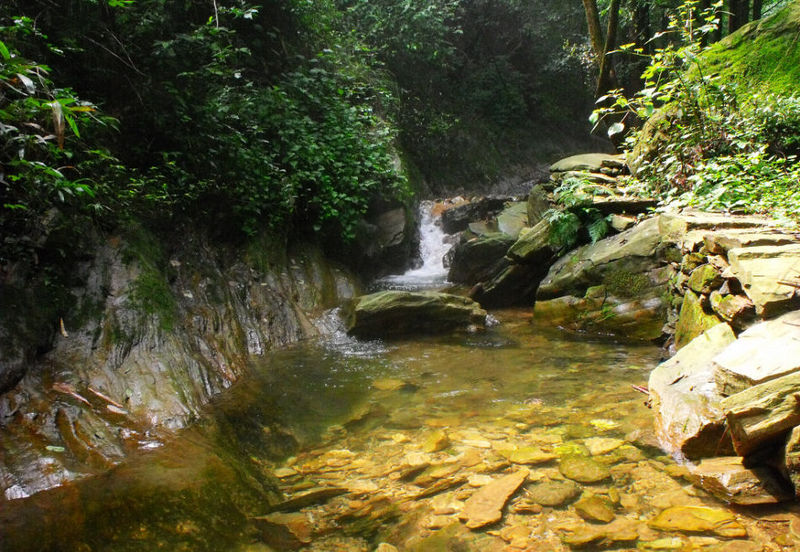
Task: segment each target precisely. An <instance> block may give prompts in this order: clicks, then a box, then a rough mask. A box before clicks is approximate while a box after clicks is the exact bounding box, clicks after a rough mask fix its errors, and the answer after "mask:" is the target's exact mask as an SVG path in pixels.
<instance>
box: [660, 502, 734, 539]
mask: <svg viewBox="0 0 800 552" xmlns="http://www.w3.org/2000/svg"><path fill="white" fill-rule="evenodd" d="M649 525H650V527H652V528H653V529H658V530H659V531H678V532H688V533H715V534H717V535H719V536H721V537H731V538H736V537H746V536H747V531H746V530H745V528H744V527H743V526H742V524H741V523H739V522H738V521H737V520H736V517H735V516H734V515H733V514H732V513H730V512H727V511H725V510H719V509H716V508H706V507H704V506H675V507H672V508H667V509H666V510H664V511H663V512H661V513H660V514H658V515H657V516H656V517H655V518H653V519H652V520H651V521H650V523H649Z"/></svg>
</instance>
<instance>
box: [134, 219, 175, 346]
mask: <svg viewBox="0 0 800 552" xmlns="http://www.w3.org/2000/svg"><path fill="white" fill-rule="evenodd" d="M125 238H126V239H125V244H126V245H125V249H124V251H123V260H124V261H125V262H126V263H135V264H137V265H138V266H139V269H140V273H139V276H138V277H137V278H136V281H135V282H134V283H133V284H132V286H131V302H132V303H133V306H134V308H135V309H136V310H139V311H141V312H142V313H144V314H147V315H154V316H157V317H158V320H159V325H160V327H161V329H162V330H164V331H169V330H171V329H172V328H173V327H174V326H175V322H176V321H177V306H178V302H177V300H176V299H175V296H174V295H173V292H172V288H171V287H170V285H169V263H168V262H167V256H166V254H165V252H164V248H163V246H162V245H161V242H160V241H159V240H158V238H157V237H156V236H155V235H153V234H152V233H150V232H148V231H147V230H145V229H144V228H142V227H140V226H137V227H134V228H132V229H130V230H129V231H128V233H127V234H126V236H125Z"/></svg>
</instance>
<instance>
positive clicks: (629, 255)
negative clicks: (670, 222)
mask: <svg viewBox="0 0 800 552" xmlns="http://www.w3.org/2000/svg"><path fill="white" fill-rule="evenodd" d="M662 251H663V242H662V239H661V234H660V232H659V223H658V217H656V218H651V219H648V220H645V221H644V222H642V223H640V224H638V225H636V226H635V227H633V228H631V229H630V230H627V231H625V232H622V233H621V234H617V235H616V236H612V237H610V238H606V239H604V240H601V241H599V242H597V243H595V244H592V245H587V246H584V247H581V248H579V249H576V250H575V251H573V252H571V253H567V254H566V255H564V256H563V257H562V258H561V259H559V260H558V261H557V262H556V263H555V264H554V265H553V266H552V267H551V268H550V271H549V272H548V274H547V276H546V277H545V278H544V279H543V280H542V283H541V285H540V286H539V290H538V292H537V298H538V299H552V298H555V297H560V296H562V295H574V296H582V295H583V294H584V293H585V292H586V290H587V289H588V288H589V287H591V286H594V285H598V284H601V283H603V281H604V279H605V278H606V277H607V275H609V274H612V273H617V274H622V273H628V274H640V273H644V272H647V271H649V270H652V269H653V268H657V267H658V266H660V265H662V264H663V259H662V258H661V257H662V256H661V253H662Z"/></svg>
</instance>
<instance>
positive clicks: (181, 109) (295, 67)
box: [0, 0, 786, 261]
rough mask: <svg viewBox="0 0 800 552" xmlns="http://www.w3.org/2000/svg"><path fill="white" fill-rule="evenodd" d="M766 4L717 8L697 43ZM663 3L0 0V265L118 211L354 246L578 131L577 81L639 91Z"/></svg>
mask: <svg viewBox="0 0 800 552" xmlns="http://www.w3.org/2000/svg"><path fill="white" fill-rule="evenodd" d="M785 3H786V2H781V1H772V2H769V1H767V2H761V1H757V0H753V2H752V3H751V2H749V1H746V0H739V1H731V2H729V4H726V5H725V6H720V7H719V8H718V9H717V11H716V12H715V13H717V14H718V19H719V21H720V24H719V25H718V26H717V28H716V30H715V31H714V33H709V34H708V35H707V36H706V37H705V38H704V40H707V41H708V42H713V41H716V40H718V39H719V38H721V37H722V36H723V35H724V34H727V33H728V32H730V31H732V30H734V29H735V28H738V27H739V26H741V25H742V24H744V23H745V22H746V21H747V20H749V19H753V18H756V19H757V18H758V17H761V15H762V14H767V13H769V12H770V11H771V10H772V11H774V10H775V9H777V8H779V7H780V6H781V5H783V4H785ZM694 4H697V5H698V8H703V7H707V8H711V7H713V6H712V3H711V2H708V1H707V2H694ZM680 5H681V3H680V2H677V1H670V0H652V1H644V0H626V1H619V0H601V1H600V2H597V1H595V0H584V2H583V5H581V4H580V3H578V2H563V1H562V0H535V1H532V2H519V1H518V0H431V1H428V2H421V1H413V0H322V1H313V2H311V1H306V0H271V1H262V2H247V1H244V0H190V1H186V2H174V1H171V0H8V1H6V2H4V3H3V6H2V7H0V83H1V85H2V87H1V88H0V125H1V126H0V134H2V137H3V141H2V144H0V148H1V149H0V164H2V171H1V172H0V177H1V178H0V190H1V191H2V210H1V211H0V230H1V231H2V233H3V236H4V241H3V243H2V244H1V245H0V261H7V260H10V259H15V258H20V257H25V256H27V255H30V254H31V252H33V251H35V250H36V249H37V248H41V247H42V244H43V243H44V241H45V240H47V239H48V236H50V235H51V234H52V231H53V229H54V228H62V229H64V228H66V229H69V231H70V232H73V233H75V232H81V231H83V230H82V229H83V228H87V227H98V226H99V227H115V226H117V225H119V224H121V223H122V224H124V223H125V221H126V220H131V219H136V220H138V221H144V222H145V223H147V224H150V225H152V226H154V227H163V228H169V227H171V226H173V225H175V224H181V223H183V222H186V221H192V222H195V223H196V221H203V224H204V225H205V226H207V227H208V228H211V229H214V230H215V231H216V232H217V233H218V234H219V235H220V236H225V237H226V238H230V237H236V236H240V237H241V236H245V237H246V236H248V235H254V234H257V233H259V232H261V231H264V230H268V231H270V232H273V233H277V234H279V235H281V236H300V235H316V236H320V237H321V239H323V240H326V241H328V242H331V243H334V244H335V243H346V242H348V241H352V240H353V239H354V238H355V237H356V235H357V234H358V232H359V222H360V221H361V219H363V217H364V216H365V215H367V214H368V213H369V212H370V209H372V208H375V207H376V206H381V205H386V204H387V203H388V204H391V203H398V202H399V203H402V202H404V201H408V199H409V198H410V197H411V196H412V195H413V194H415V193H424V192H425V190H427V191H428V192H436V191H441V190H448V189H470V187H474V186H476V185H478V184H480V183H485V182H486V181H490V180H491V179H493V178H496V177H497V176H498V175H500V174H502V173H503V171H505V170H507V169H508V168H509V167H510V166H512V165H514V163H518V164H519V163H520V162H521V161H520V160H523V161H522V162H523V163H524V162H525V161H524V160H535V159H539V160H540V161H541V160H543V159H545V158H546V156H547V155H548V153H552V152H554V151H564V150H565V149H566V150H568V149H569V148H570V147H571V144H577V143H581V140H584V141H585V140H586V137H587V136H588V131H589V129H590V125H589V123H588V121H587V117H588V114H589V113H590V112H591V110H592V108H593V106H594V98H595V94H594V92H595V89H596V88H597V90H600V89H601V88H615V89H617V90H619V94H624V95H631V94H635V93H636V92H637V91H639V90H641V89H642V84H643V81H642V79H641V78H640V75H641V73H642V71H643V70H644V69H645V67H646V66H647V63H648V62H647V56H650V55H652V53H653V52H654V51H656V50H657V49H659V48H664V47H665V45H667V44H671V43H673V42H675V41H679V40H680V39H679V38H675V37H671V36H669V35H664V34H661V35H656V36H657V37H658V38H656V39H655V40H653V39H652V37H653V36H654V35H655V34H656V33H655V32H654V30H659V29H663V28H665V25H666V22H667V21H668V20H669V16H670V14H672V13H675V10H676V9H677V8H678V7H679V6H680ZM598 32H599V34H598ZM620 44H627V45H629V46H630V45H633V48H638V49H639V50H640V53H641V54H643V55H639V56H636V55H627V56H626V55H624V53H621V52H620V51H619V49H618V45H620ZM606 62H608V63H606ZM611 69H613V72H611V73H609V70H611ZM604 79H610V80H608V86H605V85H600V86H598V82H600V83H602V82H603V80H604ZM423 182H425V183H426V184H422V183H423Z"/></svg>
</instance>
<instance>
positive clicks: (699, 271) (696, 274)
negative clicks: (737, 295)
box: [686, 264, 723, 295]
mask: <svg viewBox="0 0 800 552" xmlns="http://www.w3.org/2000/svg"><path fill="white" fill-rule="evenodd" d="M722 282H723V280H722V274H721V273H720V271H719V270H717V268H716V267H715V266H714V265H712V264H704V265H700V266H698V267H697V268H695V269H694V270H693V271H692V273H691V274H690V275H689V281H688V282H686V285H687V286H689V289H691V290H692V291H694V292H695V293H700V294H702V295H708V294H709V293H711V291H712V290H715V289H718V288H719V287H720V286H721V285H722Z"/></svg>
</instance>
